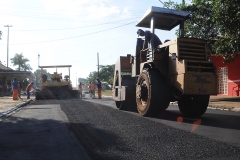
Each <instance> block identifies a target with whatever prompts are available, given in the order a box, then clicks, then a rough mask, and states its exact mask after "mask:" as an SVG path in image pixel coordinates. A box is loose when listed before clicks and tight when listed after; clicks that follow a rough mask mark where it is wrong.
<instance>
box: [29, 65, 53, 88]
mask: <svg viewBox="0 0 240 160" xmlns="http://www.w3.org/2000/svg"><path fill="white" fill-rule="evenodd" d="M33 74H34V76H35V77H36V86H38V85H40V80H41V78H42V77H41V69H37V70H36V71H34V73H33ZM42 74H46V75H47V76H48V78H51V74H50V73H49V72H47V70H46V69H43V70H42Z"/></svg>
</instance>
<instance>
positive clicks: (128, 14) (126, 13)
mask: <svg viewBox="0 0 240 160" xmlns="http://www.w3.org/2000/svg"><path fill="white" fill-rule="evenodd" d="M131 17H132V13H131V12H129V9H128V7H124V9H123V12H122V15H121V18H131Z"/></svg>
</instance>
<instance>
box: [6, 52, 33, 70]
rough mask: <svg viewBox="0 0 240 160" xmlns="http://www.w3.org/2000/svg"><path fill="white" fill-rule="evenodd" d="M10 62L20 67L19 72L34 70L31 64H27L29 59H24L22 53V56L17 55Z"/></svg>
mask: <svg viewBox="0 0 240 160" xmlns="http://www.w3.org/2000/svg"><path fill="white" fill-rule="evenodd" d="M10 60H11V63H13V65H14V66H18V71H27V70H32V67H31V66H30V65H29V64H27V62H28V61H29V59H27V58H24V56H23V54H22V53H20V54H18V53H16V54H15V56H14V57H13V58H11V59H10Z"/></svg>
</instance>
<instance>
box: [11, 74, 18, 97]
mask: <svg viewBox="0 0 240 160" xmlns="http://www.w3.org/2000/svg"><path fill="white" fill-rule="evenodd" d="M12 92H13V100H18V82H17V78H16V77H14V78H13V82H12Z"/></svg>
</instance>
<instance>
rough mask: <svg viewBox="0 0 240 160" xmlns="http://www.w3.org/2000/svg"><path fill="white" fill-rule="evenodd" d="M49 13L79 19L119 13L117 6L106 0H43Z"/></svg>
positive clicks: (90, 18)
mask: <svg viewBox="0 0 240 160" xmlns="http://www.w3.org/2000/svg"><path fill="white" fill-rule="evenodd" d="M42 2H43V5H44V7H45V9H46V12H47V13H48V14H52V15H54V14H56V13H58V14H62V15H63V16H64V17H68V18H72V19H77V20H95V19H99V18H104V17H107V16H109V15H112V14H119V13H120V9H119V8H118V7H117V6H114V5H111V4H106V2H107V1H106V0H98V1H90V0H81V1H79V0H68V1H66V0H53V1H50V2H49V0H43V1H42Z"/></svg>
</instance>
